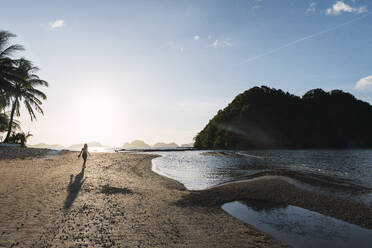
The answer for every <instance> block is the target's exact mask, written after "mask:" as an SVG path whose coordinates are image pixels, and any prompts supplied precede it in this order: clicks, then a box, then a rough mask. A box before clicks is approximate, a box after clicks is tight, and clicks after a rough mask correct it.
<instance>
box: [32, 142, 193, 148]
mask: <svg viewBox="0 0 372 248" xmlns="http://www.w3.org/2000/svg"><path fill="white" fill-rule="evenodd" d="M87 144H88V147H105V146H104V145H102V144H101V143H99V142H88V143H87ZM83 146H84V144H83V143H81V144H73V145H70V146H68V147H65V146H62V145H59V144H46V143H39V144H35V145H28V147H33V148H47V149H80V148H82V147H83ZM176 147H193V143H189V144H182V145H180V146H179V145H177V144H176V143H174V142H171V143H163V142H158V143H155V144H154V145H152V146H151V145H149V144H146V143H145V142H144V141H142V140H134V141H132V142H126V143H124V145H123V148H124V149H135V148H137V149H149V148H176Z"/></svg>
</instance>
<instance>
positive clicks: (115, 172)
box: [0, 152, 286, 247]
mask: <svg viewBox="0 0 372 248" xmlns="http://www.w3.org/2000/svg"><path fill="white" fill-rule="evenodd" d="M17 156H18V155H14V154H13V155H12V154H11V153H9V152H8V156H7V157H8V158H7V159H1V160H0V247H286V245H285V244H281V243H280V242H279V241H277V240H275V239H273V238H272V237H270V236H268V235H266V234H264V233H262V232H260V231H258V230H256V229H254V228H253V227H250V226H249V225H246V224H244V223H242V222H240V221H239V220H236V219H235V218H233V217H231V216H230V215H228V214H226V213H225V212H224V211H223V210H222V209H221V208H220V206H216V207H213V208H209V207H202V206H200V205H199V204H196V205H195V206H192V205H189V204H188V203H182V202H183V201H184V199H185V198H187V197H188V195H190V194H191V193H190V192H189V191H187V190H185V189H184V187H183V186H182V185H181V184H179V183H178V182H176V181H173V180H171V179H167V178H164V177H162V176H159V175H157V174H155V173H153V172H152V171H151V159H152V158H154V156H153V155H147V154H143V155H142V154H141V155H139V154H123V153H115V154H109V153H94V154H92V157H90V158H88V162H87V165H86V168H82V160H81V159H77V153H76V152H68V153H64V154H60V155H55V156H44V157H40V156H39V157H28V158H27V159H24V158H21V159H19V158H15V157H17ZM11 157H13V159H10V158H11ZM71 175H72V176H71ZM200 200H202V201H204V200H207V199H200Z"/></svg>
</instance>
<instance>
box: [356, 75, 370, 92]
mask: <svg viewBox="0 0 372 248" xmlns="http://www.w3.org/2000/svg"><path fill="white" fill-rule="evenodd" d="M366 88H371V89H372V75H371V76H368V77H364V78H361V79H360V80H359V81H358V82H356V83H355V89H357V90H364V89H366Z"/></svg>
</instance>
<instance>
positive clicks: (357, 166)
mask: <svg viewBox="0 0 372 248" xmlns="http://www.w3.org/2000/svg"><path fill="white" fill-rule="evenodd" d="M156 154H160V155H161V157H158V158H156V159H154V160H153V162H152V169H153V170H154V171H155V172H157V173H159V174H161V175H164V176H167V177H170V178H172V179H175V180H177V181H179V182H181V183H182V184H184V185H185V187H186V188H187V189H190V190H203V189H206V188H210V187H213V186H216V185H219V184H222V183H226V182H230V181H236V180H243V179H245V178H247V177H249V176H252V175H254V174H256V173H258V172H263V171H265V172H268V173H270V172H275V171H279V170H280V171H288V172H291V173H292V174H296V173H299V174H300V173H301V174H306V175H309V176H310V178H312V179H316V178H322V177H324V176H325V177H326V178H327V177H329V178H332V179H335V180H336V181H337V182H341V183H345V184H346V185H358V186H362V187H366V188H372V150H253V151H182V152H156ZM367 191H368V190H367ZM353 194H355V193H353ZM365 196H367V198H368V199H370V198H372V197H371V196H372V195H371V194H370V193H368V192H367V193H366V192H364V193H363V197H365ZM368 201H369V200H368Z"/></svg>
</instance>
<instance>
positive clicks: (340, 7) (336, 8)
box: [326, 1, 367, 16]
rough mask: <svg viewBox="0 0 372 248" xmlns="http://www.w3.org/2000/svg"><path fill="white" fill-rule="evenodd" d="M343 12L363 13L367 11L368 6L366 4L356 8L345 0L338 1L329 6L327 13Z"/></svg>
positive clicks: (337, 13)
mask: <svg viewBox="0 0 372 248" xmlns="http://www.w3.org/2000/svg"><path fill="white" fill-rule="evenodd" d="M353 2H354V1H353ZM343 12H346V13H355V14H361V13H364V12H367V8H366V7H365V6H362V7H355V8H354V7H352V6H350V5H348V4H346V3H344V2H343V1H337V2H336V3H334V4H333V5H332V7H331V8H328V9H327V10H326V14H327V15H334V16H335V15H340V14H342V13H343Z"/></svg>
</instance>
